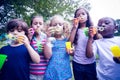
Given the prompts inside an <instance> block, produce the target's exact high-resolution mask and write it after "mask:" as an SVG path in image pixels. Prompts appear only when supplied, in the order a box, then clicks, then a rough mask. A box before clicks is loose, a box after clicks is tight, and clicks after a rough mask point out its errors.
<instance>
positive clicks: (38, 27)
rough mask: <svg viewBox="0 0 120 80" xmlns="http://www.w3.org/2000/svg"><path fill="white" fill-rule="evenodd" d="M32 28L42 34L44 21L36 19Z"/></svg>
mask: <svg viewBox="0 0 120 80" xmlns="http://www.w3.org/2000/svg"><path fill="white" fill-rule="evenodd" d="M32 28H33V29H34V30H35V31H37V32H40V31H41V30H42V28H43V19H42V18H40V17H38V18H34V19H33V22H32Z"/></svg>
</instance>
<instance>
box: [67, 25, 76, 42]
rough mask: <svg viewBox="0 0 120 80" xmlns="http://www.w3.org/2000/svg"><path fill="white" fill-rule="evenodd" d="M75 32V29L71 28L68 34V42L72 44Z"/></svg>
mask: <svg viewBox="0 0 120 80" xmlns="http://www.w3.org/2000/svg"><path fill="white" fill-rule="evenodd" d="M76 31H77V28H76V27H73V28H72V31H71V34H70V37H69V41H70V42H71V43H73V41H74V38H75V34H76Z"/></svg>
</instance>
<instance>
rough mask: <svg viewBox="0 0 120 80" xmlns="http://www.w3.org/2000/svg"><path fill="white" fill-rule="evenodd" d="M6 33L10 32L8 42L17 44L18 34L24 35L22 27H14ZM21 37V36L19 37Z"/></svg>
mask: <svg viewBox="0 0 120 80" xmlns="http://www.w3.org/2000/svg"><path fill="white" fill-rule="evenodd" d="M8 34H9V35H10V34H11V37H12V38H11V39H10V40H11V43H10V44H18V43H19V41H20V39H18V38H19V36H23V35H25V31H23V29H22V28H21V27H18V28H15V29H11V30H10V31H9V32H8ZM21 39H23V38H21Z"/></svg>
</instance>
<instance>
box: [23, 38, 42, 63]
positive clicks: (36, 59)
mask: <svg viewBox="0 0 120 80" xmlns="http://www.w3.org/2000/svg"><path fill="white" fill-rule="evenodd" d="M23 43H24V45H25V46H26V48H27V50H28V52H29V55H30V57H31V59H32V61H33V62H35V63H39V62H40V56H39V54H38V53H37V52H36V51H35V50H34V49H33V48H32V47H31V45H30V43H29V40H28V38H27V37H26V36H24V41H23Z"/></svg>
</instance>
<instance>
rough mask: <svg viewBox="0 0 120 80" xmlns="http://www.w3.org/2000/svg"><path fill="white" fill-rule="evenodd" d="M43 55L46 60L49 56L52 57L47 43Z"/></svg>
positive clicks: (49, 45)
mask: <svg viewBox="0 0 120 80" xmlns="http://www.w3.org/2000/svg"><path fill="white" fill-rule="evenodd" d="M43 51H44V55H45V57H46V58H47V59H50V58H51V56H52V49H51V43H50V42H47V43H46V44H45V45H44V49H43Z"/></svg>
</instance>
